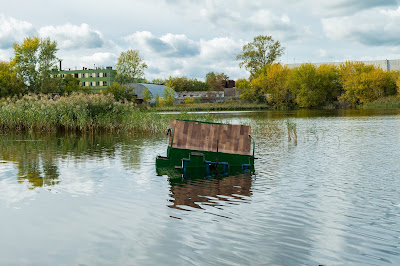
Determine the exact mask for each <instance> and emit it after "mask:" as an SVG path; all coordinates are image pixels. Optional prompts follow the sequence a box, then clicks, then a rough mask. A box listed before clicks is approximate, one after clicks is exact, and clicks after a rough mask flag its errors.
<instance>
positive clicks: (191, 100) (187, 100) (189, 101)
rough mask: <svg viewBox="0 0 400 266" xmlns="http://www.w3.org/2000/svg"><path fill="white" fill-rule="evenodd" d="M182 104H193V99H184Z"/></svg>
mask: <svg viewBox="0 0 400 266" xmlns="http://www.w3.org/2000/svg"><path fill="white" fill-rule="evenodd" d="M183 103H184V104H193V103H194V98H193V97H185V100H184V102H183Z"/></svg>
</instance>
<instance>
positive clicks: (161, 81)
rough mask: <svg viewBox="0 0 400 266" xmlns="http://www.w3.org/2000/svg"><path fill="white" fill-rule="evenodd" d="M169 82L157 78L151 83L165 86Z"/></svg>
mask: <svg viewBox="0 0 400 266" xmlns="http://www.w3.org/2000/svg"><path fill="white" fill-rule="evenodd" d="M166 82H167V81H166V80H165V79H161V78H155V79H153V80H152V81H151V83H153V84H158V85H164V84H165V83H166Z"/></svg>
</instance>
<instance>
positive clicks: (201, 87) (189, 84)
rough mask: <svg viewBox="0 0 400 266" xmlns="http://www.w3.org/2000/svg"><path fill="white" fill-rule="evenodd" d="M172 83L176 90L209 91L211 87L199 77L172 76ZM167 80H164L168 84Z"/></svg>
mask: <svg viewBox="0 0 400 266" xmlns="http://www.w3.org/2000/svg"><path fill="white" fill-rule="evenodd" d="M170 80H171V83H172V85H173V87H174V90H175V91H208V90H209V87H208V85H207V84H206V83H204V82H203V81H200V80H197V79H189V78H187V77H175V78H171V77H170ZM166 83H167V81H165V82H164V84H166Z"/></svg>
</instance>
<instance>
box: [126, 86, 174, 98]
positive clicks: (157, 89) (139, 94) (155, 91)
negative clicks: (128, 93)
mask: <svg viewBox="0 0 400 266" xmlns="http://www.w3.org/2000/svg"><path fill="white" fill-rule="evenodd" d="M125 85H127V86H130V87H133V93H134V94H135V95H136V101H137V102H138V103H142V102H143V92H144V90H145V89H146V88H147V89H148V90H149V92H150V94H151V100H150V101H151V102H155V100H156V98H157V97H161V98H164V90H165V85H158V84H147V83H127V84H125ZM177 97H178V94H177V93H176V92H175V99H176V98H177Z"/></svg>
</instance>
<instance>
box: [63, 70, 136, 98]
mask: <svg viewBox="0 0 400 266" xmlns="http://www.w3.org/2000/svg"><path fill="white" fill-rule="evenodd" d="M58 73H59V74H58V75H59V76H61V77H62V78H64V77H65V75H72V76H73V77H74V78H77V79H79V85H80V86H81V87H84V88H87V89H88V90H91V91H92V92H100V90H105V89H106V88H107V87H108V86H111V85H112V84H113V83H114V82H115V76H116V73H117V71H116V70H114V69H112V67H110V66H109V67H106V68H96V69H88V68H86V67H83V68H82V69H81V70H72V69H68V70H65V69H64V70H60V71H59V72H58ZM136 80H137V82H144V79H136Z"/></svg>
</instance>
